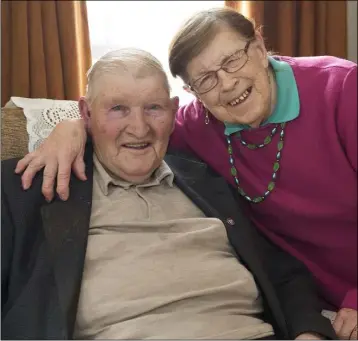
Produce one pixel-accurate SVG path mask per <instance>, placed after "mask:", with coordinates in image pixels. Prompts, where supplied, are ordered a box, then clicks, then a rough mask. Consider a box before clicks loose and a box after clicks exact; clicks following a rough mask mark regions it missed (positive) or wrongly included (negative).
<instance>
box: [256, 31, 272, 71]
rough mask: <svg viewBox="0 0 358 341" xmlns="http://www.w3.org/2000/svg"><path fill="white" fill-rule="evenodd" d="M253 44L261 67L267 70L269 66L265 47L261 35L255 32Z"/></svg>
mask: <svg viewBox="0 0 358 341" xmlns="http://www.w3.org/2000/svg"><path fill="white" fill-rule="evenodd" d="M255 44H256V51H257V52H258V57H259V58H260V60H261V62H262V64H263V66H264V67H265V68H267V67H268V65H269V62H268V58H267V55H268V53H267V50H266V47H265V42H264V39H263V37H262V35H261V33H260V32H258V31H256V33H255Z"/></svg>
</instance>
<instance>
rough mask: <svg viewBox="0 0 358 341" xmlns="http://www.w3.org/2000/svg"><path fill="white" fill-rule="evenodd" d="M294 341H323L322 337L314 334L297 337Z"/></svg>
mask: <svg viewBox="0 0 358 341" xmlns="http://www.w3.org/2000/svg"><path fill="white" fill-rule="evenodd" d="M295 340H324V337H322V336H321V335H318V334H315V333H303V334H300V335H298V336H297V337H296V339H295Z"/></svg>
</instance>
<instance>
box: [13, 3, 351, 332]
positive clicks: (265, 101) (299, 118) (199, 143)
mask: <svg viewBox="0 0 358 341" xmlns="http://www.w3.org/2000/svg"><path fill="white" fill-rule="evenodd" d="M169 64H170V69H171V72H172V74H173V75H174V76H179V77H181V78H182V79H183V81H184V82H185V84H186V88H187V90H188V91H191V92H192V93H193V94H194V95H195V97H196V99H195V100H194V101H193V102H191V103H190V104H188V105H186V106H184V107H181V108H180V109H179V111H178V113H177V118H176V125H175V129H174V132H173V135H172V138H171V145H172V146H173V147H175V148H181V149H186V150H188V151H190V152H192V153H195V154H196V155H197V156H199V157H200V158H201V159H203V160H204V161H205V162H206V163H208V164H210V165H211V166H212V167H213V168H214V169H215V170H216V171H217V172H218V173H220V174H222V175H223V176H225V177H226V179H227V181H228V182H230V183H231V184H232V186H233V187H234V188H235V189H236V190H237V191H238V192H239V193H240V194H241V196H242V198H243V201H245V202H246V203H245V206H246V209H247V213H248V215H249V216H250V218H251V219H252V220H253V222H254V223H255V224H256V225H257V226H258V228H260V229H261V231H262V232H263V233H265V234H266V236H267V237H268V238H270V239H271V240H272V241H273V242H274V243H276V244H277V245H279V246H280V247H282V248H283V249H285V250H286V251H288V252H289V253H291V254H292V255H294V256H295V257H297V258H298V259H300V260H302V261H303V262H304V263H305V264H306V265H307V267H308V268H309V269H310V270H311V271H312V273H313V274H314V276H315V278H316V279H317V283H318V285H319V287H320V293H321V295H322V298H323V299H324V300H325V302H326V306H327V309H331V310H336V311H339V313H338V315H337V317H336V319H335V321H334V327H335V329H336V331H337V334H338V335H339V336H340V337H341V338H345V339H349V338H355V339H356V338H357V326H356V325H357V65H356V64H355V63H352V62H349V61H347V60H343V59H339V58H335V57H329V56H324V57H301V58H293V57H283V56H270V55H269V54H268V52H267V50H266V48H265V45H264V42H263V38H262V37H261V35H260V33H259V32H257V31H256V30H255V27H254V24H253V23H252V22H251V21H250V20H248V19H247V18H245V17H244V16H243V15H241V14H239V13H237V12H236V11H233V10H231V9H228V8H222V9H213V10H208V11H202V12H200V13H197V14H195V15H194V16H193V17H191V18H190V19H189V20H188V21H187V22H186V23H185V24H184V25H183V27H182V28H181V29H180V30H179V32H178V33H177V34H176V36H175V37H174V39H173V41H172V43H171V46H170V53H169ZM85 141H86V134H85V128H84V125H83V123H82V122H81V121H67V122H61V123H60V124H59V125H58V126H57V127H56V128H55V129H54V131H53V132H52V134H51V135H50V137H49V138H48V139H47V141H46V142H45V143H44V144H43V145H42V147H41V148H40V149H38V150H37V151H35V152H33V153H30V154H29V155H27V156H26V157H25V158H24V159H22V160H21V161H20V162H19V163H18V166H17V169H16V172H22V171H24V170H25V171H24V173H23V175H22V182H23V186H24V188H28V187H29V186H30V185H31V179H32V178H33V176H34V174H35V173H36V171H38V170H39V169H40V168H42V167H44V166H45V177H44V183H43V193H44V195H45V196H46V197H47V198H48V199H49V200H51V198H52V196H53V189H52V188H53V184H54V180H55V177H56V174H57V176H58V184H57V192H58V193H59V194H60V196H61V197H62V198H63V199H66V198H67V197H68V195H69V193H68V182H69V173H70V169H71V165H72V168H73V170H74V171H75V173H76V174H77V175H78V176H79V177H80V178H81V179H85V175H84V169H83V163H82V154H83V149H84V144H85ZM277 266H280V265H279V264H277ZM302 299H304V297H303V298H302Z"/></svg>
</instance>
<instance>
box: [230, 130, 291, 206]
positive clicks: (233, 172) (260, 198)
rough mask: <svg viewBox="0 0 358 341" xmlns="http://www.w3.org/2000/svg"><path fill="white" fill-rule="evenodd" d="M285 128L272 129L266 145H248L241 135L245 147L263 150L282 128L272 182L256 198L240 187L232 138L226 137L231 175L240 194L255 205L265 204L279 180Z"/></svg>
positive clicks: (266, 139)
mask: <svg viewBox="0 0 358 341" xmlns="http://www.w3.org/2000/svg"><path fill="white" fill-rule="evenodd" d="M285 126H286V123H281V124H279V125H277V126H276V127H275V128H273V129H272V131H271V134H270V135H269V136H267V137H266V138H265V140H264V143H261V144H248V143H246V142H245V141H243V140H242V138H241V134H239V137H240V142H241V144H242V145H244V146H245V147H247V148H249V149H258V148H263V147H264V146H266V145H268V144H269V143H270V142H271V141H272V137H273V135H275V133H276V131H277V128H278V127H280V128H281V132H280V137H279V141H278V143H277V154H276V159H275V162H274V163H273V173H272V178H271V181H270V182H269V184H268V185H267V189H266V191H265V192H264V194H263V195H259V196H256V197H250V196H249V195H247V193H246V192H245V191H244V190H243V188H242V187H241V186H240V181H239V179H238V177H237V169H236V167H235V160H234V156H233V150H232V144H231V138H230V136H227V137H226V141H227V144H228V153H229V162H230V165H231V169H230V171H231V175H232V176H233V178H234V180H235V183H236V186H237V190H238V192H239V193H240V195H242V196H243V197H244V198H245V199H246V200H247V201H249V202H252V203H254V204H258V203H260V202H263V201H264V200H265V199H266V197H267V196H268V195H269V194H270V193H271V192H272V191H273V190H274V188H275V184H276V179H277V173H278V170H279V169H280V160H281V152H282V149H283V143H284V137H285ZM265 142H266V143H265ZM249 146H250V147H249Z"/></svg>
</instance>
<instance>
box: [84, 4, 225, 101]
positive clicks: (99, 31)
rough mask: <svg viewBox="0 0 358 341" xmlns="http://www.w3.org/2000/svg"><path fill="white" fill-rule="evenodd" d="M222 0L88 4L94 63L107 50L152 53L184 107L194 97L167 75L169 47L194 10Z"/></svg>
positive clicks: (174, 94) (212, 5)
mask: <svg viewBox="0 0 358 341" xmlns="http://www.w3.org/2000/svg"><path fill="white" fill-rule="evenodd" d="M221 6H224V1H87V11H88V21H89V30H90V39H91V50H92V58H93V62H95V61H96V60H97V59H98V58H99V57H101V56H102V55H103V54H105V53H106V52H108V51H111V50H115V49H118V48H121V47H137V48H141V49H144V50H147V51H148V52H150V53H152V54H153V55H154V56H155V57H157V58H158V59H159V60H160V61H161V63H162V64H163V66H164V69H165V71H166V72H167V74H168V77H169V81H170V85H171V87H172V95H173V96H179V98H180V104H185V103H188V102H190V101H191V100H192V99H193V96H192V95H191V94H189V93H187V92H186V91H184V90H183V89H182V86H183V82H182V81H181V80H180V79H174V78H173V77H171V75H170V71H169V65H168V47H169V43H170V41H171V39H172V37H173V36H174V34H175V32H176V31H177V29H178V28H179V26H180V25H181V24H182V23H183V21H185V20H186V19H187V18H188V17H189V16H190V15H192V14H193V13H194V12H196V11H200V10H202V9H206V8H211V7H221Z"/></svg>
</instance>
